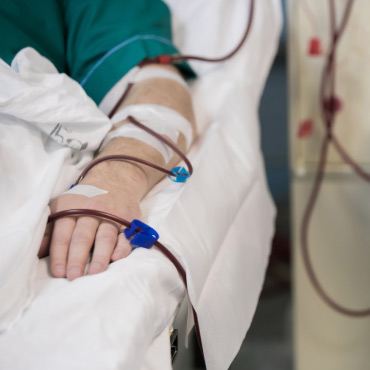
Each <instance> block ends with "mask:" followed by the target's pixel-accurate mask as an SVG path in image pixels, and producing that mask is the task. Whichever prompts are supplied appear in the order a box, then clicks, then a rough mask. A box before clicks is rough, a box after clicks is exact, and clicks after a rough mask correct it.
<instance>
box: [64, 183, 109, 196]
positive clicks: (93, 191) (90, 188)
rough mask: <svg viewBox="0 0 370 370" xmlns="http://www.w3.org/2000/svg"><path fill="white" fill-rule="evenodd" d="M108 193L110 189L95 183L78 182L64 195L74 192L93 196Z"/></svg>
mask: <svg viewBox="0 0 370 370" xmlns="http://www.w3.org/2000/svg"><path fill="white" fill-rule="evenodd" d="M107 193H108V191H106V190H103V189H100V188H98V187H96V186H94V185H85V184H77V185H75V186H74V187H73V188H71V189H69V190H68V191H65V192H64V193H63V194H62V195H65V194H69V195H70V194H74V195H84V196H85V197H89V198H93V197H96V196H98V195H103V194H107Z"/></svg>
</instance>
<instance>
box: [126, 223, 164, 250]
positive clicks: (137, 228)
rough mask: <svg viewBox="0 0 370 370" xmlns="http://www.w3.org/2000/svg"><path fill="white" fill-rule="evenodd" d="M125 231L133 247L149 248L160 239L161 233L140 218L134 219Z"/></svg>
mask: <svg viewBox="0 0 370 370" xmlns="http://www.w3.org/2000/svg"><path fill="white" fill-rule="evenodd" d="M123 233H124V235H125V237H126V238H127V239H128V240H129V241H130V244H131V246H132V249H135V248H139V247H141V248H147V249H149V248H151V247H152V246H153V245H154V243H155V242H156V241H157V240H158V239H159V234H158V233H157V232H156V231H155V230H154V229H153V228H152V227H150V226H149V225H147V224H145V223H144V222H142V221H140V220H132V222H131V224H130V226H129V227H127V228H126V229H124V230H123Z"/></svg>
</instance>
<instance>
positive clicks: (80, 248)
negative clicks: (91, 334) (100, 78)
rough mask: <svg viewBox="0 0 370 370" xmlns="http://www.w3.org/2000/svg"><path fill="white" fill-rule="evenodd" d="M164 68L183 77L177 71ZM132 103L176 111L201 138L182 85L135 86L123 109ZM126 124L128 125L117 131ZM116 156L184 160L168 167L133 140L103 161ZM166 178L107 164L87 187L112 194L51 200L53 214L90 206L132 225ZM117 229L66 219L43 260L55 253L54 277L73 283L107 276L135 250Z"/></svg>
mask: <svg viewBox="0 0 370 370" xmlns="http://www.w3.org/2000/svg"><path fill="white" fill-rule="evenodd" d="M160 67H161V68H165V69H169V70H172V71H174V72H175V73H178V72H177V69H176V68H175V67H172V66H160ZM144 68H145V67H144ZM131 104H159V105H162V106H165V107H168V108H171V109H174V110H176V111H177V112H178V113H180V114H181V115H182V116H184V117H185V118H186V119H187V120H188V121H189V122H190V123H191V125H192V128H193V137H195V132H196V127H195V119H194V113H193V106H192V100H191V96H190V94H189V92H188V90H187V89H185V88H184V87H183V86H182V85H181V84H179V83H178V82H176V81H173V80H169V79H163V78H152V79H148V80H144V81H141V82H140V83H137V84H135V85H134V86H133V88H132V89H131V91H130V93H129V95H128V97H127V98H126V100H125V101H124V102H123V103H122V104H121V107H124V106H126V105H131ZM125 123H127V122H125V121H122V122H120V123H118V124H116V125H115V127H119V126H120V125H123V124H125ZM177 146H178V147H179V149H180V150H182V151H183V152H184V151H185V138H184V136H183V135H182V134H181V133H180V135H179V139H178V142H177ZM111 154H126V155H132V156H136V157H139V158H142V159H146V160H148V161H151V162H152V163H155V164H157V165H160V166H164V167H167V168H169V169H170V168H172V167H173V166H175V165H176V163H177V162H178V161H179V158H178V157H177V156H176V155H174V156H173V157H172V159H171V160H170V163H168V164H167V165H166V164H165V162H164V158H163V157H162V155H161V154H160V153H159V152H158V151H157V150H156V149H154V148H153V147H151V146H149V145H148V144H146V143H143V142H141V141H139V140H136V139H133V138H123V137H119V138H114V139H113V140H111V141H110V142H109V143H108V144H107V145H106V146H105V148H104V150H102V151H101V152H100V153H99V154H98V157H100V156H106V155H111ZM163 176H164V174H163V173H161V172H159V171H156V170H154V169H152V168H150V167H147V166H144V165H140V164H137V163H129V162H113V161H112V162H102V163H100V164H99V165H97V166H96V167H94V168H92V169H91V170H90V171H89V173H88V174H87V175H86V177H85V178H84V179H83V180H82V181H81V183H82V184H88V185H94V186H97V187H99V188H101V189H104V190H107V191H108V193H107V194H103V195H98V196H95V197H92V198H89V197H86V196H82V195H74V194H64V195H61V196H59V197H58V198H56V199H55V200H53V201H52V202H51V204H50V208H51V212H56V211H61V210H65V209H71V208H89V209H97V210H101V211H105V212H110V213H113V214H116V215H118V216H120V217H123V218H125V219H127V220H129V221H131V220H132V219H134V218H140V201H141V199H142V198H143V197H144V196H145V194H146V193H147V192H148V191H149V190H150V189H151V188H152V187H153V186H154V185H155V184H156V183H157V182H159V181H160V180H161V179H162V178H163ZM117 229H118V226H117V225H114V224H112V223H109V222H106V221H101V220H98V219H96V218H93V217H86V216H84V217H77V218H75V217H73V218H72V217H65V218H63V219H60V220H57V221H56V222H55V224H54V225H53V228H52V229H51V230H47V232H46V233H45V237H44V239H43V242H42V245H41V247H40V252H39V257H42V256H43V255H45V254H46V252H47V250H48V249H50V270H51V273H52V275H53V276H54V277H60V278H62V277H66V278H68V279H69V280H73V279H76V278H78V277H80V276H82V275H84V274H85V273H86V272H87V273H88V274H96V273H99V272H102V271H104V270H106V268H107V267H108V265H109V263H110V262H111V261H116V260H119V259H121V258H124V257H127V256H128V255H129V254H130V252H131V246H130V244H129V242H128V241H127V240H126V238H125V237H124V236H123V235H122V233H120V234H119V233H118V230H117ZM90 255H91V262H90V264H89V260H90Z"/></svg>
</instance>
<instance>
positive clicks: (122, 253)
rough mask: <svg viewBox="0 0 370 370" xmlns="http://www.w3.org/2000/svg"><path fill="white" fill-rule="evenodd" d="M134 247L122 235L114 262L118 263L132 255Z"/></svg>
mask: <svg viewBox="0 0 370 370" xmlns="http://www.w3.org/2000/svg"><path fill="white" fill-rule="evenodd" d="M131 250H132V247H131V244H130V242H129V241H128V240H127V239H126V237H125V236H124V235H123V234H122V233H120V234H119V236H118V240H117V245H116V248H115V249H114V252H113V254H112V261H117V260H119V259H121V258H125V257H127V256H128V255H129V254H130V253H131Z"/></svg>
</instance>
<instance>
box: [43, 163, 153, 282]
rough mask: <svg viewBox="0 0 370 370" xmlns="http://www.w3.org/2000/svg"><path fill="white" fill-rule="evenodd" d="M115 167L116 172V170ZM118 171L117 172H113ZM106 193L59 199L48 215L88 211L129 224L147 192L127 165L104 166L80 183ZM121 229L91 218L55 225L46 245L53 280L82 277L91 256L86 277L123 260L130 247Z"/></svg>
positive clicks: (138, 171)
mask: <svg viewBox="0 0 370 370" xmlns="http://www.w3.org/2000/svg"><path fill="white" fill-rule="evenodd" d="M118 167H119V168H118ZM117 170H119V171H117ZM81 184H89V185H94V186H96V187H98V188H101V189H104V190H107V191H108V194H102V195H98V196H95V197H91V198H89V197H87V196H83V195H74V194H65V195H61V196H59V197H58V198H56V199H55V200H53V201H52V203H51V204H50V207H51V212H57V211H61V210H65V209H72V208H89V209H96V210H101V211H105V212H109V213H112V214H114V215H117V216H120V217H122V218H125V219H126V220H128V221H131V220H132V219H134V218H139V217H140V208H139V202H140V199H141V198H142V196H143V195H144V193H145V191H146V189H147V180H146V176H145V174H144V173H143V171H142V170H141V169H139V168H138V167H136V166H135V165H132V164H129V163H112V162H104V163H101V164H99V165H97V166H96V167H95V168H94V169H92V170H91V172H89V173H88V174H87V176H86V177H85V178H84V179H83V180H82V181H81ZM119 229H122V226H121V225H119V226H118V225H115V224H113V223H110V222H108V221H104V220H99V219H97V218H93V217H86V216H83V217H78V218H75V217H65V218H62V219H59V220H57V221H56V222H55V224H54V228H53V232H52V235H51V241H50V268H51V273H52V275H53V276H55V277H67V278H68V279H69V280H73V279H75V278H77V277H80V276H82V275H84V272H85V268H86V265H87V263H88V262H89V259H90V253H92V256H91V263H90V265H89V268H88V271H87V273H88V274H96V273H99V272H102V271H104V270H106V268H107V267H108V264H109V263H110V261H116V260H118V259H120V258H124V257H127V256H128V255H129V254H130V252H131V246H130V244H129V242H128V241H127V239H126V238H125V236H124V235H123V234H122V232H121V233H120V234H119Z"/></svg>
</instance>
